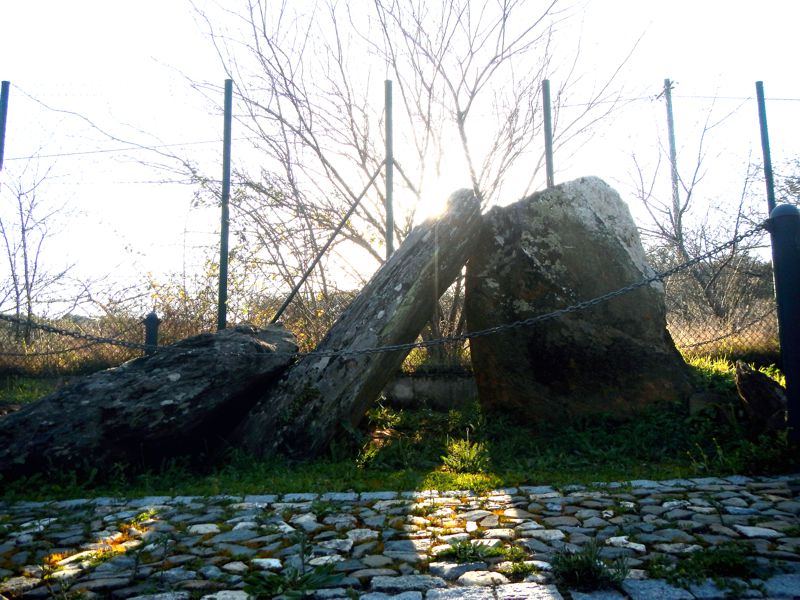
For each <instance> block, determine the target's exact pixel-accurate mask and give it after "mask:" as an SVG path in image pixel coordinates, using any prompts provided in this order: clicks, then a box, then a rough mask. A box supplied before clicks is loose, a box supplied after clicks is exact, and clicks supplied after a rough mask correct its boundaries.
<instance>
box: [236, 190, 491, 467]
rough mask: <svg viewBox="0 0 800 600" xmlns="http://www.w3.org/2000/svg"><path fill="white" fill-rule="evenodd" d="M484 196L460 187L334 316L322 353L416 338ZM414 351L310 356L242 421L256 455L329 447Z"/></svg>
mask: <svg viewBox="0 0 800 600" xmlns="http://www.w3.org/2000/svg"><path fill="white" fill-rule="evenodd" d="M480 220H481V215H480V203H479V202H478V199H477V198H476V197H475V195H474V194H473V193H472V191H470V190H460V191H458V192H455V193H454V194H453V195H452V196H451V197H450V199H449V201H448V206H447V210H446V212H445V213H444V214H443V215H441V216H440V217H439V218H438V219H430V220H428V221H426V222H425V223H423V224H422V225H420V226H418V227H416V228H415V229H414V230H413V231H412V232H411V233H410V234H409V236H408V237H407V238H406V240H405V241H404V242H403V244H402V245H401V246H400V247H399V248H398V249H397V251H396V252H395V253H394V254H393V255H392V256H391V258H389V260H387V261H386V263H384V265H383V266H382V267H381V268H380V269H379V270H378V272H377V273H375V275H374V276H373V277H372V279H371V280H370V281H369V283H367V285H366V286H365V287H364V289H363V290H362V291H361V293H360V294H359V295H358V296H357V297H356V298H355V299H354V300H353V302H352V303H351V304H350V306H348V308H347V309H346V310H345V311H344V312H343V313H342V315H341V316H340V317H339V319H338V320H337V321H336V323H334V325H333V327H332V328H331V330H330V331H329V332H328V334H327V335H326V336H325V338H324V339H323V340H322V341H321V342H320V343H319V345H318V346H317V348H316V349H315V352H329V351H339V350H345V351H348V352H358V351H359V350H364V349H367V348H375V347H379V346H387V345H393V344H403V343H408V342H413V341H414V340H415V339H416V338H417V336H418V335H419V333H420V331H422V328H423V327H424V326H425V323H426V322H427V321H429V320H430V318H431V316H432V315H433V313H434V307H435V304H436V302H437V301H438V299H439V297H440V296H441V295H442V293H444V291H445V290H447V288H448V287H449V286H450V284H451V283H452V282H453V281H454V280H455V278H456V277H457V276H458V274H459V272H460V271H461V269H462V267H463V266H464V263H465V262H466V261H467V257H468V256H469V254H470V252H471V250H472V247H473V244H474V241H475V236H476V234H477V231H478V228H479V225H480ZM406 354H408V350H399V351H393V352H380V353H373V354H346V355H338V356H319V355H313V354H312V355H309V356H305V357H303V358H302V359H301V360H300V361H298V362H297V364H296V365H295V366H294V367H293V368H292V369H291V370H290V371H289V372H288V373H287V375H286V377H285V378H284V379H283V380H282V381H281V382H280V384H279V385H278V387H277V389H275V390H274V391H272V392H271V393H269V394H267V395H265V396H264V397H263V398H262V399H261V401H260V402H259V403H258V405H257V406H256V407H255V408H254V409H253V411H252V412H251V414H250V415H249V417H248V418H247V420H246V421H245V422H244V423H243V426H242V427H241V428H240V431H239V434H240V437H241V441H242V443H243V445H244V447H245V448H246V449H247V450H249V451H250V452H252V453H254V454H256V455H266V454H273V453H275V452H282V453H285V454H288V455H290V456H296V457H306V456H313V455H316V454H319V452H320V451H322V450H323V449H325V448H327V446H328V443H329V442H330V440H331V438H332V437H333V435H334V434H335V433H336V432H337V430H338V429H339V427H340V426H343V427H344V428H345V429H346V428H349V427H354V426H355V425H357V424H358V423H359V421H360V420H361V419H362V417H363V416H364V413H365V412H366V411H367V409H368V408H369V407H370V405H371V404H372V403H373V402H374V400H375V399H376V398H377V397H378V395H379V394H380V392H381V390H383V388H384V387H385V386H386V383H387V381H388V380H389V379H390V378H391V377H392V376H393V375H394V374H395V373H396V372H397V370H398V369H399V368H400V365H401V364H402V362H403V359H404V358H405V356H406Z"/></svg>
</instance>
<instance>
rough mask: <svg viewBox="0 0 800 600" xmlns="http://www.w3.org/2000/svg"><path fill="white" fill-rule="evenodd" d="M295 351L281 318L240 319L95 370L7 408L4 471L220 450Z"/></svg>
mask: <svg viewBox="0 0 800 600" xmlns="http://www.w3.org/2000/svg"><path fill="white" fill-rule="evenodd" d="M296 352H297V344H296V343H295V341H294V337H293V336H292V334H291V333H289V332H288V331H286V330H285V329H284V328H283V327H281V326H278V325H274V326H270V327H269V328H267V329H265V330H263V331H260V330H257V329H255V328H253V327H249V326H239V327H235V328H231V329H226V330H223V331H220V332H218V333H213V334H212V333H205V334H201V335H198V336H194V337H191V338H187V339H185V340H182V341H180V342H178V343H176V344H173V345H171V346H165V347H163V348H161V349H160V350H159V352H157V353H156V354H153V355H152V356H146V357H143V358H138V359H136V360H133V361H129V362H127V363H125V364H123V365H121V366H119V367H116V368H114V369H108V370H106V371H101V372H99V373H95V374H93V375H90V376H88V377H86V378H84V379H81V380H80V381H77V382H75V383H74V384H72V385H69V386H66V387H64V388H62V389H60V390H58V391H56V392H54V393H53V394H50V395H49V396H45V397H44V398H42V399H41V400H39V401H37V402H34V403H33V404H30V405H28V406H25V407H24V408H22V409H21V410H19V411H17V412H15V413H12V414H10V415H7V416H5V417H2V418H0V474H2V475H3V476H5V477H9V476H12V477H13V476H18V475H23V474H30V473H33V472H36V471H42V470H45V469H48V468H52V469H64V470H76V471H84V472H85V471H89V470H91V469H98V470H100V472H103V470H104V469H107V468H108V467H110V466H112V465H113V464H114V463H123V464H129V465H158V464H160V463H161V462H162V461H163V460H165V459H168V458H170V457H174V456H180V455H189V454H192V453H196V452H201V451H207V450H212V449H214V448H215V447H216V446H218V445H219V444H220V443H221V442H222V441H223V440H224V438H225V437H226V436H227V435H228V434H229V433H230V432H231V430H232V429H233V428H234V427H235V426H236V425H238V423H239V422H240V420H241V419H242V418H243V417H244V415H246V414H247V412H248V410H249V409H250V408H251V407H252V405H253V403H254V402H255V400H256V398H258V393H260V392H263V390H264V388H265V387H268V386H269V385H270V383H271V382H273V381H275V380H277V379H278V378H279V377H280V375H281V374H282V373H283V371H284V370H285V369H286V368H287V367H288V366H289V364H290V363H291V362H292V360H293V359H294V356H295V353H296Z"/></svg>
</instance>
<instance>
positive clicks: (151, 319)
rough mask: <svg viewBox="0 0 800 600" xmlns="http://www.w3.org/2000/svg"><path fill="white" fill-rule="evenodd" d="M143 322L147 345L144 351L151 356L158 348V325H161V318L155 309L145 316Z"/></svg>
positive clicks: (145, 343)
mask: <svg viewBox="0 0 800 600" xmlns="http://www.w3.org/2000/svg"><path fill="white" fill-rule="evenodd" d="M142 323H144V345H145V346H147V349H146V350H145V351H144V353H145V355H147V356H150V355H151V354H155V352H156V348H158V326H159V325H161V319H159V318H158V315H156V313H155V311H153V312H151V313H150V314H148V315H147V316H146V317H145V318H144V321H142Z"/></svg>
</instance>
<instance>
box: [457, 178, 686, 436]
mask: <svg viewBox="0 0 800 600" xmlns="http://www.w3.org/2000/svg"><path fill="white" fill-rule="evenodd" d="M652 274H653V271H652V270H651V268H650V267H649V266H648V265H647V263H646V261H645V254H644V250H643V249H642V244H641V241H640V238H639V234H638V232H637V230H636V227H635V225H634V223H633V220H632V219H631V216H630V213H629V212H628V208H627V206H626V205H625V204H624V203H623V202H622V200H621V199H620V197H619V196H618V195H617V193H616V192H615V191H614V190H612V189H611V188H610V187H609V186H608V185H607V184H605V183H604V182H603V181H601V180H600V179H598V178H595V177H586V178H582V179H578V180H576V181H572V182H569V183H565V184H563V185H560V186H557V187H555V188H552V189H548V190H546V191H543V192H539V193H536V194H534V195H532V196H530V197H528V198H525V199H523V200H521V201H519V202H517V203H515V204H512V205H510V206H506V207H502V208H501V207H496V208H494V209H492V210H491V211H490V212H489V213H488V214H487V215H486V216H485V217H484V225H483V227H482V230H481V233H480V237H479V240H478V241H477V243H476V244H475V246H474V250H473V253H472V256H471V257H470V260H469V263H468V266H467V281H466V307H465V310H466V315H467V323H468V327H469V330H470V331H476V330H480V329H484V328H488V327H493V326H495V325H500V324H503V323H511V322H514V321H518V320H522V319H527V318H529V317H533V316H536V315H540V314H545V313H549V312H551V311H554V310H557V309H561V308H564V307H567V306H569V305H572V304H575V303H577V302H580V301H584V300H589V299H591V298H595V297H597V296H600V295H602V294H605V293H607V292H611V291H614V290H616V289H618V288H621V287H623V286H626V285H628V284H631V283H634V282H637V281H640V280H642V279H643V278H645V277H648V276H650V275H652ZM470 347H471V352H472V364H473V370H474V373H475V378H476V382H477V384H478V392H479V395H480V399H481V403H482V404H483V406H484V407H485V408H487V409H490V410H498V411H505V412H507V413H508V414H512V415H514V416H515V417H517V418H520V419H522V420H524V421H528V422H536V421H548V420H553V419H556V420H557V419H564V418H568V417H571V416H576V415H584V414H597V413H609V414H614V415H619V416H629V415H632V414H634V413H636V412H637V411H641V410H642V409H646V408H648V407H652V406H655V405H658V404H662V403H666V402H672V401H682V400H685V398H686V397H687V396H688V394H689V393H690V391H691V389H690V386H689V383H688V374H687V371H686V365H685V363H684V362H683V359H682V358H681V356H680V354H679V353H678V352H677V350H676V349H675V346H674V344H673V342H672V339H671V338H670V336H669V333H668V332H667V330H666V313H665V306H664V290H663V287H662V286H661V285H660V284H658V283H654V284H650V285H648V286H645V287H640V288H638V289H636V290H635V291H633V292H630V293H627V294H625V295H623V296H620V297H617V298H614V299H612V300H609V301H606V302H603V303H602V304H599V305H597V306H595V307H592V308H590V309H586V310H582V311H579V312H575V313H572V314H569V315H564V316H560V317H557V318H554V319H551V320H548V321H544V322H541V323H538V324H535V325H533V326H526V327H522V328H518V329H514V330H512V331H509V332H507V333H502V334H496V335H491V336H486V337H481V338H475V339H473V340H472V341H471V344H470Z"/></svg>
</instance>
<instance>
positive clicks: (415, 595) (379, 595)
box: [361, 592, 430, 600]
mask: <svg viewBox="0 0 800 600" xmlns="http://www.w3.org/2000/svg"><path fill="white" fill-rule="evenodd" d="M428 597H429V598H430V596H428ZM361 600H422V593H421V592H401V593H399V594H384V593H383V592H369V593H367V594H364V595H363V596H361Z"/></svg>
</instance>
